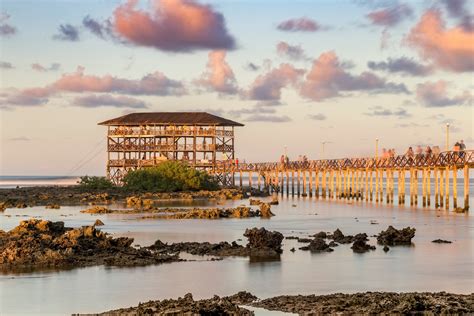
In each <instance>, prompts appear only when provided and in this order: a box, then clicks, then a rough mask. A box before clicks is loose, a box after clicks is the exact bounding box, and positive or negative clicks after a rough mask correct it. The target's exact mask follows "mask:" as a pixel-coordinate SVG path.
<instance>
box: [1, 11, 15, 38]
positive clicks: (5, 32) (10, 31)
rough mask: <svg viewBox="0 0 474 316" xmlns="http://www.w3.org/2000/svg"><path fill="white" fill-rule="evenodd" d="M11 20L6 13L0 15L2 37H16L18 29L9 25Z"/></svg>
mask: <svg viewBox="0 0 474 316" xmlns="http://www.w3.org/2000/svg"><path fill="white" fill-rule="evenodd" d="M9 19H10V15H9V14H8V13H6V12H2V13H0V36H2V37H9V36H12V35H15V34H16V32H17V29H16V27H14V26H12V25H10V24H8V23H7V21H8V20H9Z"/></svg>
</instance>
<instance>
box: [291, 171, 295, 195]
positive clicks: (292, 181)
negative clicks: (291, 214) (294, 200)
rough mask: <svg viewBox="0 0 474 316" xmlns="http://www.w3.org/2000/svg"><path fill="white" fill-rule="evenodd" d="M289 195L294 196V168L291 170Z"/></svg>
mask: <svg viewBox="0 0 474 316" xmlns="http://www.w3.org/2000/svg"><path fill="white" fill-rule="evenodd" d="M291 196H295V170H291Z"/></svg>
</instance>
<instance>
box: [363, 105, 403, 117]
mask: <svg viewBox="0 0 474 316" xmlns="http://www.w3.org/2000/svg"><path fill="white" fill-rule="evenodd" d="M369 110H370V111H371V112H366V113H364V114H365V115H367V116H379V117H387V116H396V117H398V118H407V117H410V116H411V114H409V113H408V112H407V110H405V109H402V108H398V109H396V110H391V109H388V108H383V107H381V106H375V107H371V108H369Z"/></svg>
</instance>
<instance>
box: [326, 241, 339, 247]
mask: <svg viewBox="0 0 474 316" xmlns="http://www.w3.org/2000/svg"><path fill="white" fill-rule="evenodd" d="M328 245H329V247H337V246H339V244H338V243H337V242H335V241H334V240H331V241H330V242H329V244H328Z"/></svg>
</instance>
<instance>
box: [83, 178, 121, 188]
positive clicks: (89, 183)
mask: <svg viewBox="0 0 474 316" xmlns="http://www.w3.org/2000/svg"><path fill="white" fill-rule="evenodd" d="M77 183H78V184H79V187H80V188H82V189H87V190H105V189H110V188H112V187H113V186H114V185H113V183H112V182H111V181H110V180H109V179H107V178H106V177H89V176H84V177H81V178H80V180H79V181H78V182H77Z"/></svg>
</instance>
